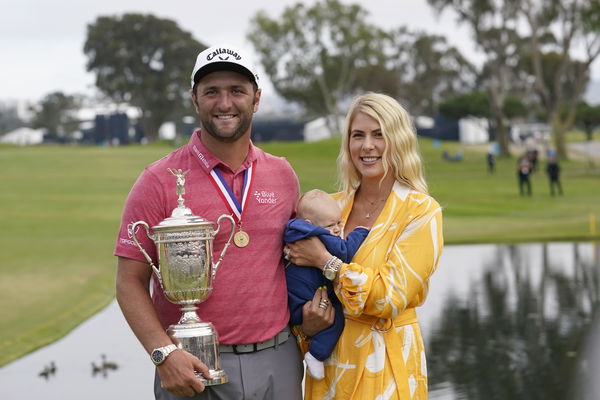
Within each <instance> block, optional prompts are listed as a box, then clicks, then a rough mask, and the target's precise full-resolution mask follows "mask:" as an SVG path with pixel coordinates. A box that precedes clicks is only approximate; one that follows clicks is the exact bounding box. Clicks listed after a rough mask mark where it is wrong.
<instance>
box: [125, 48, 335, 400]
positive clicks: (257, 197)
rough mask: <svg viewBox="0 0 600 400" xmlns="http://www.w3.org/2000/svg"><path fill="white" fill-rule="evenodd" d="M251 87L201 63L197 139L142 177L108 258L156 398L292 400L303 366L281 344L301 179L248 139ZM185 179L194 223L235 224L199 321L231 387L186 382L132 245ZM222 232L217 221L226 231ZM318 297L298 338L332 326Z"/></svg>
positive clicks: (229, 56)
mask: <svg viewBox="0 0 600 400" xmlns="http://www.w3.org/2000/svg"><path fill="white" fill-rule="evenodd" d="M260 96H261V90H260V89H259V88H258V76H257V75H256V73H255V72H254V70H253V68H252V66H251V64H250V62H249V59H248V58H247V56H246V55H245V54H243V52H242V51H240V50H238V49H235V48H232V47H231V46H214V47H211V48H209V49H206V50H205V51H203V52H201V53H200V54H199V55H198V58H197V60H196V65H195V67H194V70H193V72H192V91H191V97H192V101H193V103H194V106H195V109H196V112H197V114H198V116H199V118H200V122H201V126H202V129H201V130H197V131H196V132H194V134H193V135H192V137H191V139H190V141H189V143H188V144H187V145H185V146H183V147H181V148H179V149H178V150H176V151H174V152H172V153H171V154H169V155H167V156H166V157H164V158H162V159H160V160H158V161H156V162H155V163H153V164H151V165H149V166H148V167H146V168H145V169H144V171H143V172H142V174H141V175H140V176H139V178H138V180H137V182H136V183H135V185H134V186H133V188H132V189H131V192H130V193H129V196H128V198H127V201H126V204H125V208H124V211H123V217H122V221H121V228H120V232H119V236H118V238H117V243H116V247H115V255H117V256H118V272H117V300H118V302H119V305H120V307H121V309H122V311H123V314H124V315H125V318H126V319H127V321H128V323H129V325H130V327H131V329H132V330H133V332H134V333H135V335H136V336H137V338H138V339H139V340H140V342H141V343H142V345H143V346H144V348H145V349H146V351H147V352H148V353H150V354H153V355H155V357H153V358H154V360H153V361H154V362H155V364H156V365H157V368H156V371H157V372H156V378H155V396H156V398H157V399H177V398H179V397H192V396H195V397H194V398H198V399H216V398H218V399H235V400H238V399H246V398H260V399H273V400H279V399H286V400H287V399H301V398H302V390H301V380H302V373H303V367H302V360H301V358H300V355H299V351H298V349H297V347H296V344H295V343H294V340H288V338H289V336H290V333H289V330H288V327H287V324H288V320H289V312H288V307H287V290H286V283H285V274H284V267H283V260H282V248H283V242H282V236H283V229H284V227H285V224H286V222H287V221H288V220H289V219H290V218H291V217H292V216H293V214H294V211H295V205H296V201H297V199H298V197H299V185H298V179H297V177H296V175H295V173H294V171H293V170H292V168H291V166H290V165H289V163H288V162H287V161H286V160H285V159H283V158H280V157H275V156H273V155H270V154H267V153H265V152H264V151H262V150H260V149H259V148H257V147H255V146H254V145H253V144H252V142H251V140H250V132H251V123H252V116H253V114H254V113H255V112H256V111H257V110H258V106H259V103H260ZM168 169H172V170H177V169H181V170H183V171H188V170H189V172H188V173H187V174H186V175H185V196H184V197H185V205H186V206H187V207H188V208H190V209H191V210H192V212H193V213H194V214H195V215H198V216H201V217H202V218H204V219H206V220H208V221H216V220H217V218H218V217H219V216H220V215H222V214H230V215H232V216H233V218H234V219H235V220H236V233H237V235H236V241H235V245H232V246H230V247H229V248H228V250H227V253H226V255H225V258H224V259H223V261H222V262H221V264H220V267H219V270H218V273H217V276H216V278H215V281H214V283H213V290H212V293H211V295H210V297H208V299H206V300H205V301H204V302H202V303H201V304H200V305H199V307H198V311H197V312H198V315H199V316H200V318H201V319H202V320H204V321H210V322H212V323H213V324H214V326H215V329H216V330H217V332H218V335H219V343H220V352H221V354H220V361H221V364H220V366H221V368H222V369H223V370H224V371H225V373H226V374H227V376H228V379H229V382H227V383H224V384H221V385H215V386H208V387H207V388H205V387H204V385H203V384H202V382H201V381H200V380H199V379H198V378H197V377H196V376H195V374H194V371H197V372H200V373H202V374H203V375H205V376H206V377H209V375H208V368H207V367H206V365H204V364H203V363H202V361H201V360H199V359H198V358H196V357H195V356H193V355H192V354H190V353H188V352H186V351H184V350H181V349H176V348H175V346H173V343H172V341H171V338H170V337H169V336H168V335H167V333H166V329H167V328H168V326H169V325H171V324H176V323H177V322H178V320H179V317H180V316H181V311H180V307H179V306H177V305H174V304H172V303H170V302H169V301H168V300H167V299H166V298H165V297H164V294H163V292H162V289H161V288H160V286H159V285H158V283H157V281H156V280H154V281H153V282H154V284H153V287H152V291H151V293H152V294H151V295H150V291H149V286H150V277H151V269H150V267H149V266H148V263H147V261H146V259H145V258H144V256H143V255H142V253H141V252H140V251H139V249H138V248H137V246H136V245H135V243H134V242H133V240H132V235H133V232H132V231H131V226H132V224H133V223H134V222H136V221H146V222H147V223H148V224H149V225H150V226H154V225H157V224H158V223H159V222H161V221H162V220H163V219H165V218H167V217H169V216H170V215H171V211H172V210H173V209H174V208H176V207H177V197H178V196H177V193H176V190H175V187H176V179H175V177H174V176H173V175H172V174H171V173H170V172H169V171H168ZM226 224H227V223H226V222H225V221H224V222H223V225H226ZM228 228H229V227H228V226H226V227H225V228H224V229H222V232H223V233H219V234H218V235H217V236H216V237H215V239H214V242H213V248H214V251H215V254H219V253H220V251H221V249H222V248H223V246H224V245H225V242H226V240H227V238H228V236H229V235H227V234H226V233H225V232H226V231H227V230H228ZM136 238H137V239H138V240H139V241H140V243H141V245H142V246H143V247H144V248H145V249H146V251H147V252H148V254H149V255H150V257H151V258H152V259H153V262H154V264H155V265H158V259H157V255H156V246H155V245H154V243H153V241H152V240H150V239H149V238H148V237H147V235H145V234H144V232H139V233H138V234H137V235H136ZM325 296H326V293H322V292H318V293H316V294H315V300H316V301H315V302H314V306H312V305H309V307H307V310H306V318H307V321H306V322H305V324H304V325H303V331H304V332H305V333H307V334H310V333H313V334H314V333H315V332H318V331H319V330H321V329H323V328H324V327H327V326H329V325H330V324H331V323H332V322H333V309H332V308H331V307H330V309H328V310H322V309H319V308H318V307H317V305H318V304H319V301H320V299H321V297H325Z"/></svg>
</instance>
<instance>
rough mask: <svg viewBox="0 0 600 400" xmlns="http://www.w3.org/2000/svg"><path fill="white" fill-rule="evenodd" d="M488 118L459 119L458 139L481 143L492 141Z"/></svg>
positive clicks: (465, 141)
mask: <svg viewBox="0 0 600 400" xmlns="http://www.w3.org/2000/svg"><path fill="white" fill-rule="evenodd" d="M488 128H489V124H488V120H487V118H475V117H466V118H461V119H460V120H459V121H458V136H459V138H458V140H459V141H460V142H461V143H465V144H480V143H487V142H489V141H490V135H489V133H488Z"/></svg>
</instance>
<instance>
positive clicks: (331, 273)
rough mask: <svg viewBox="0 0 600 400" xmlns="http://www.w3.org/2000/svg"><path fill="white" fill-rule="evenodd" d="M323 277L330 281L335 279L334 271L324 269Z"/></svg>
mask: <svg viewBox="0 0 600 400" xmlns="http://www.w3.org/2000/svg"><path fill="white" fill-rule="evenodd" d="M323 275H325V278H327V279H329V280H330V281H332V280H333V279H334V278H335V271H333V270H331V269H326V270H325V271H323Z"/></svg>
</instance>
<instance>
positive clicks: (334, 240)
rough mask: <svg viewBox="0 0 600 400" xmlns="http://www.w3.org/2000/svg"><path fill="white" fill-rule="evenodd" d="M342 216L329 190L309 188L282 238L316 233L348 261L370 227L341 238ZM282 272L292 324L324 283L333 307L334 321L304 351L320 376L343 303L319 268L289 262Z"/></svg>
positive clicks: (311, 369) (299, 320)
mask: <svg viewBox="0 0 600 400" xmlns="http://www.w3.org/2000/svg"><path fill="white" fill-rule="evenodd" d="M341 220H342V211H341V209H340V207H339V206H338V204H337V203H336V201H335V200H334V199H333V198H332V197H331V196H330V195H329V194H327V193H325V192H324V191H322V190H318V189H315V190H311V191H308V192H306V193H305V194H304V196H302V197H301V198H300V200H299V202H298V212H297V218H294V219H292V220H290V221H289V222H288V223H287V225H286V229H285V233H284V237H283V238H284V241H285V242H287V243H290V242H295V241H297V240H300V239H304V238H307V237H309V236H317V237H318V238H319V239H320V240H321V241H322V242H323V244H324V245H325V247H326V248H327V250H328V251H329V252H330V253H331V254H332V255H334V256H336V257H338V258H339V259H340V260H342V261H343V262H345V263H348V262H350V260H352V257H354V254H355V253H356V251H357V250H358V248H359V247H360V245H361V244H362V242H363V241H364V240H365V238H366V237H367V235H368V234H369V230H368V229H366V228H363V227H358V228H356V229H355V230H353V231H352V232H351V233H350V234H348V236H347V238H346V240H344V239H342V238H341V237H340V235H341V233H342V228H341V226H340V224H341ZM285 276H286V280H287V288H288V299H289V306H290V314H291V316H290V323H291V324H292V325H301V324H302V306H303V305H304V304H305V303H306V302H307V301H310V300H312V298H313V295H314V293H315V291H316V290H317V289H318V288H320V287H323V286H326V287H327V294H328V297H329V299H330V300H331V302H332V305H333V307H335V320H334V322H333V325H331V326H330V327H329V328H327V329H325V330H323V331H321V332H319V333H317V334H316V335H315V336H313V337H312V339H311V342H310V344H309V346H308V352H307V353H306V354H305V355H304V361H305V362H306V366H307V367H308V373H309V374H310V375H311V376H312V377H313V378H315V379H323V377H324V376H325V369H324V365H323V361H324V360H325V359H326V358H327V357H329V355H330V354H331V352H332V351H333V348H334V347H335V344H336V343H337V340H338V338H339V336H340V334H341V333H342V330H343V329H344V313H343V310H342V305H341V303H340V301H339V300H338V299H337V297H336V295H335V293H334V291H333V286H332V284H331V282H330V281H329V280H328V279H326V278H325V277H324V276H323V273H322V271H321V270H320V269H318V268H312V267H299V266H297V265H294V264H289V265H288V266H287V268H286V270H285Z"/></svg>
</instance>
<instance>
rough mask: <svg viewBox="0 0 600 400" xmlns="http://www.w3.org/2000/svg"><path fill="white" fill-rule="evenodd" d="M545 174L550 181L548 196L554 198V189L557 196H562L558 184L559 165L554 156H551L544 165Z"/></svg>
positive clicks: (560, 187) (559, 184)
mask: <svg viewBox="0 0 600 400" xmlns="http://www.w3.org/2000/svg"><path fill="white" fill-rule="evenodd" d="M546 173H547V174H548V179H549V180H550V195H552V196H554V191H555V189H556V190H557V191H558V194H559V195H561V196H562V194H563V190H562V185H561V183H560V165H559V164H558V159H557V158H556V156H554V155H553V156H552V157H550V158H548V162H547V163H546Z"/></svg>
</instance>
